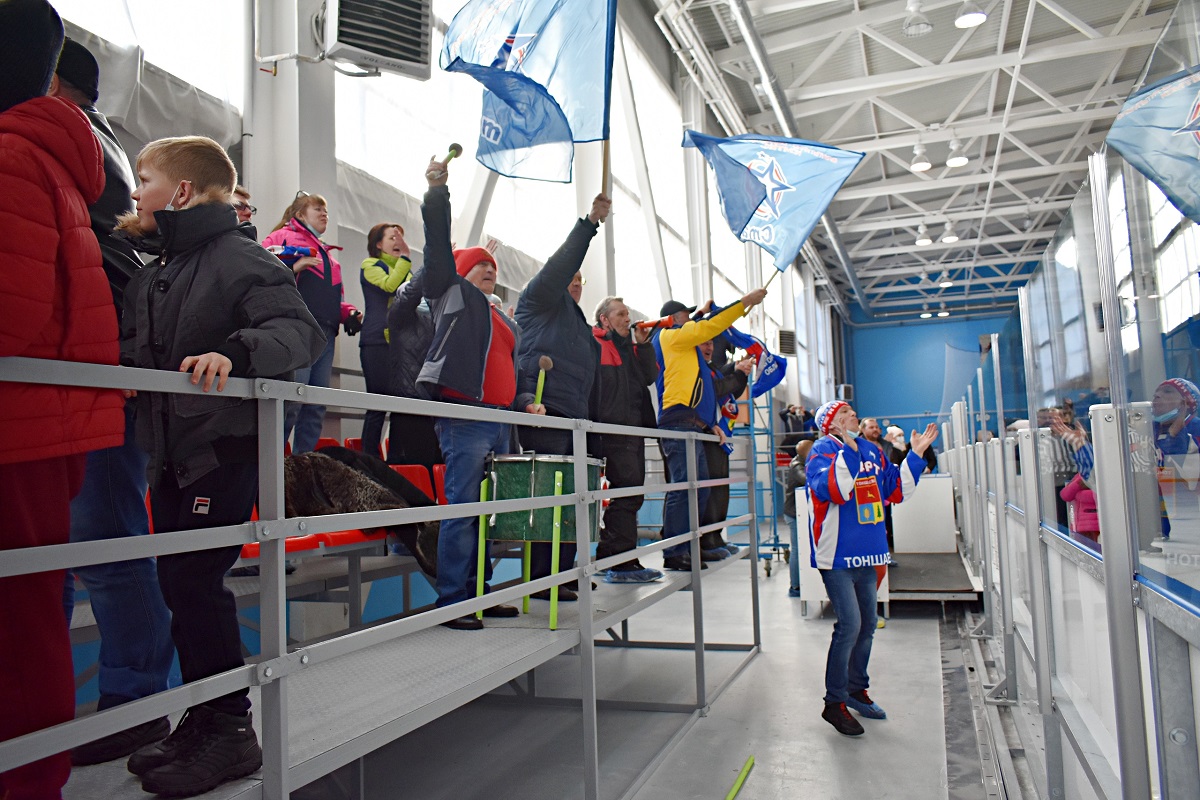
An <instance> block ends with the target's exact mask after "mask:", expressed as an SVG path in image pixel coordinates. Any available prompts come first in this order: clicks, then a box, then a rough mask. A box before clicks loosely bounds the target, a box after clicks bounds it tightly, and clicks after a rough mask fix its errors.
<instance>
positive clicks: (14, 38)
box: [0, 0, 63, 111]
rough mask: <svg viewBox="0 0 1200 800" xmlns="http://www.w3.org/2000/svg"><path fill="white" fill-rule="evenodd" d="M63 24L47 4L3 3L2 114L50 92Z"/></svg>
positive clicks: (4, 0) (8, 0)
mask: <svg viewBox="0 0 1200 800" xmlns="http://www.w3.org/2000/svg"><path fill="white" fill-rule="evenodd" d="M62 41H63V24H62V20H61V19H59V17H58V12H57V11H55V10H54V8H53V6H51V5H50V4H49V3H47V2H46V0H0V75H3V76H4V80H2V81H0V111H7V110H8V109H10V108H12V107H13V106H15V105H18V104H20V103H24V102H25V101H27V100H32V99H33V98H35V97H42V96H43V95H45V94H46V92H47V91H49V90H50V79H51V78H52V77H54V65H55V64H57V63H58V51H59V50H61V49H62Z"/></svg>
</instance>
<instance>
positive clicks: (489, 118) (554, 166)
mask: <svg viewBox="0 0 1200 800" xmlns="http://www.w3.org/2000/svg"><path fill="white" fill-rule="evenodd" d="M616 14H617V4H616V0H470V2H468V3H467V4H466V5H465V6H463V7H462V9H461V10H460V11H459V12H458V13H457V14H455V15H454V20H453V21H452V22H451V23H450V26H449V28H448V29H447V30H446V38H445V43H444V45H443V47H442V54H441V66H442V69H444V70H446V71H448V72H462V73H465V74H467V75H470V76H471V77H472V78H474V79H475V80H477V81H479V82H480V83H482V84H483V86H484V92H483V114H482V118H481V120H480V123H479V146H478V148H477V149H476V155H475V158H476V159H477V160H478V161H479V163H481V164H483V165H484V166H485V167H487V168H488V169H490V170H492V171H493V172H498V173H500V174H501V175H505V176H508V177H510V178H531V179H535V180H544V181H558V182H560V183H570V181H571V169H572V164H573V161H574V158H575V142H594V141H598V140H601V139H607V138H608V106H609V97H610V95H611V89H612V58H613V35H614V31H615V30H616Z"/></svg>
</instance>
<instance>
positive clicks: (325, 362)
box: [263, 190, 362, 453]
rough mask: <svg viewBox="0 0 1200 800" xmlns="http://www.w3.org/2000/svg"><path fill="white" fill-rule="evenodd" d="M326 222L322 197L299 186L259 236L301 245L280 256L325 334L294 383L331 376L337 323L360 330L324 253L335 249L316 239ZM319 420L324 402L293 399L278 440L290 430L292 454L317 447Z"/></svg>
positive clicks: (335, 266)
mask: <svg viewBox="0 0 1200 800" xmlns="http://www.w3.org/2000/svg"><path fill="white" fill-rule="evenodd" d="M328 226H329V208H328V206H327V205H326V203H325V198H324V197H321V195H319V194H309V193H308V192H306V191H303V190H301V191H299V192H296V198H295V199H294V200H293V201H292V203H291V205H289V206H288V207H287V208H286V209H285V210H284V212H283V218H282V219H280V220H279V224H278V225H276V226H275V228H274V230H272V231H271V233H270V234H269V235H268V236H267V238H265V239H263V247H266V248H273V247H293V248H303V249H304V250H306V251H308V252H309V253H310V255H306V256H297V255H295V254H290V255H289V254H288V253H287V252H285V253H283V254H281V255H282V258H283V261H284V263H285V264H287V265H288V266H290V267H291V268H292V272H294V273H295V276H296V287H297V288H298V289H299V290H300V296H301V297H303V298H304V302H305V304H306V305H307V306H308V310H309V311H310V312H312V315H313V317H314V318H316V320H317V324H318V325H320V326H321V332H322V333H323V334H325V349H324V350H322V351H321V354H320V355H318V356H317V357H316V359H315V360H314V361H313V362H312V364H311V365H310V366H305V367H303V368H301V369H298V370H296V381H297V382H298V383H306V384H308V385H309V386H322V387H326V386H329V383H330V380H331V379H332V377H333V353H334V347H335V344H336V342H337V335H338V326H339V325H344V326H345V329H346V334H347V335H349V336H353V335H355V334H356V333H358V331H359V330H360V329H361V328H362V314H360V313H359V311H358V309H356V308H355V307H354V306H352V305H350V304H349V303H347V302H345V300H344V298H345V294H346V292H345V289H344V288H343V286H342V265H341V264H339V263H338V261H337V259H336V258H334V257H333V253H332V252H330V251H331V250H340V249H341V248H340V247H336V246H334V245H327V244H325V243H324V242H323V241H321V237H322V236H324V235H325V229H326V228H327V227H328ZM324 420H325V406H318V405H311V404H300V403H294V404H292V405H291V406H289V407H288V411H287V415H286V417H285V419H284V424H283V438H284V439H285V440H286V439H287V437H288V436H289V435H290V434H291V432H292V429H293V428H295V431H296V438H295V440H294V441H293V442H292V452H293V453H307V452H309V451H310V450H312V449H313V448H314V447H316V446H317V439H319V438H321V425H322V423H323V422H324Z"/></svg>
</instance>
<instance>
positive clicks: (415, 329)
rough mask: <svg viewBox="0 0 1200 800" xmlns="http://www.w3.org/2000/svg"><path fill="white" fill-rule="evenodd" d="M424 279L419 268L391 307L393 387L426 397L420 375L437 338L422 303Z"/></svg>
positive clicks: (405, 394)
mask: <svg viewBox="0 0 1200 800" xmlns="http://www.w3.org/2000/svg"><path fill="white" fill-rule="evenodd" d="M424 283H425V281H424V280H423V279H422V273H421V272H418V273H417V274H416V275H415V276H414V277H412V278H410V279H409V280H408V282H407V283H405V284H404V285H403V286H401V287H400V291H398V292H396V299H395V300H394V301H392V304H391V306H389V307H388V312H387V324H388V339H389V341H388V357H389V360H390V362H391V367H392V371H391V386H390V387H389V389H390V391H391V392H392V393H393V394H396V395H399V396H400V397H413V398H418V399H423V398H425V397H426V395H425V393H424V392H423V391H422V390H421V389H419V388H418V386H417V376H418V375H419V374H420V373H421V367H422V366H423V365H424V364H425V356H426V354H427V353H428V352H429V344H430V342H432V341H433V315H432V314H431V313H430V311H429V309H428V308H427V307H426V306H422V305H421V300H422V297H423V295H422V292H423V290H424V289H423V286H424Z"/></svg>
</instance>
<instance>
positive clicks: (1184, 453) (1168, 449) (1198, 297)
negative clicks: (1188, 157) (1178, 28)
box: [1107, 48, 1200, 604]
mask: <svg viewBox="0 0 1200 800" xmlns="http://www.w3.org/2000/svg"><path fill="white" fill-rule="evenodd" d="M1160 49H1161V48H1160ZM1164 58H1165V57H1164ZM1163 63H1166V62H1163ZM1171 63H1173V62H1171ZM1162 69H1166V67H1165V66H1164V67H1162ZM1107 164H1108V173H1109V188H1108V193H1107V197H1108V204H1109V209H1108V222H1109V226H1108V227H1109V230H1110V232H1111V234H1112V239H1113V253H1114V272H1115V278H1116V286H1117V299H1118V303H1117V306H1118V312H1119V320H1118V322H1119V324H1120V329H1121V350H1122V352H1121V363H1122V368H1123V371H1124V376H1123V377H1124V381H1125V394H1126V400H1127V401H1128V403H1129V404H1130V405H1129V407H1130V414H1129V426H1130V432H1129V437H1130V444H1131V447H1130V454H1129V459H1130V472H1129V474H1130V476H1131V478H1132V488H1131V492H1132V494H1133V501H1134V502H1133V508H1132V509H1131V510H1132V511H1133V513H1132V514H1131V515H1130V516H1131V517H1132V519H1133V525H1134V530H1133V531H1132V532H1131V535H1132V536H1134V537H1135V538H1136V540H1137V543H1138V547H1137V550H1138V558H1139V562H1140V563H1139V567H1138V571H1139V572H1140V573H1141V574H1142V575H1143V576H1144V577H1145V578H1146V579H1148V580H1150V581H1152V582H1154V583H1156V584H1157V585H1159V586H1161V587H1163V588H1164V589H1166V590H1168V591H1170V592H1172V593H1174V594H1176V595H1179V596H1182V597H1184V598H1185V599H1188V600H1189V601H1190V602H1192V603H1193V604H1196V603H1197V602H1198V601H1200V591H1198V589H1200V410H1198V408H1197V407H1198V405H1200V390H1197V388H1196V381H1197V377H1198V376H1200V351H1198V347H1200V279H1198V275H1197V267H1196V265H1197V263H1198V262H1200V228H1198V227H1197V225H1196V223H1194V222H1193V221H1192V220H1191V219H1189V218H1188V217H1186V216H1185V215H1183V214H1182V213H1180V211H1179V210H1178V209H1177V208H1176V207H1175V206H1174V205H1173V204H1172V203H1171V202H1170V201H1169V200H1168V199H1167V197H1166V196H1165V195H1164V194H1163V193H1162V191H1161V190H1160V189H1159V188H1158V186H1156V185H1155V184H1154V183H1152V182H1151V181H1148V180H1147V179H1146V178H1144V177H1143V176H1142V175H1141V174H1140V173H1139V172H1137V171H1136V170H1134V169H1133V168H1132V167H1131V166H1130V165H1129V164H1128V162H1126V161H1125V160H1124V159H1123V158H1121V156H1119V155H1117V154H1116V153H1115V152H1112V151H1110V153H1109V155H1108V157H1107Z"/></svg>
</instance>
